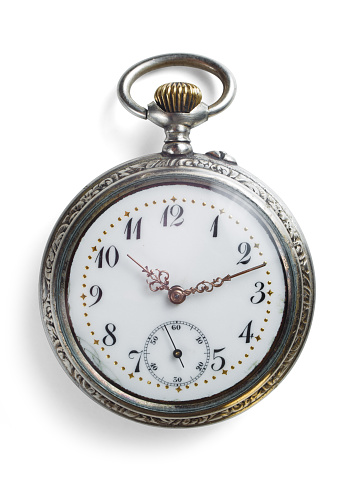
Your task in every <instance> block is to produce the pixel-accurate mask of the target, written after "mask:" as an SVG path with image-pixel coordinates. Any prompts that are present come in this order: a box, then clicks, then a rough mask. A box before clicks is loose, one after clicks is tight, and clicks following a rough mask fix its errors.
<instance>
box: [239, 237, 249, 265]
mask: <svg viewBox="0 0 355 484" xmlns="http://www.w3.org/2000/svg"><path fill="white" fill-rule="evenodd" d="M250 251H251V246H250V244H248V242H242V243H241V244H239V245H238V252H239V253H240V254H242V258H241V259H239V261H238V262H237V265H238V264H248V262H250V259H251V256H250V257H248V255H249V254H250Z"/></svg>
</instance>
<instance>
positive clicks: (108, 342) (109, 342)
mask: <svg viewBox="0 0 355 484" xmlns="http://www.w3.org/2000/svg"><path fill="white" fill-rule="evenodd" d="M110 327H111V328H110ZM105 330H106V332H107V335H106V336H105V337H104V339H103V340H102V342H103V344H104V345H105V346H113V345H114V344H115V343H116V341H117V339H116V336H115V335H114V334H113V333H114V332H115V331H116V326H115V325H114V324H112V323H109V324H106V326H105Z"/></svg>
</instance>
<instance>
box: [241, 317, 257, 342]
mask: <svg viewBox="0 0 355 484" xmlns="http://www.w3.org/2000/svg"><path fill="white" fill-rule="evenodd" d="M252 322H253V321H250V322H249V323H248V324H247V325H246V326H245V328H244V329H243V331H242V332H241V333H240V335H239V338H245V342H246V343H250V340H251V339H252V338H254V334H253V333H252V332H251V324H252Z"/></svg>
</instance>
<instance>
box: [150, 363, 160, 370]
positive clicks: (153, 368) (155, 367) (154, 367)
mask: <svg viewBox="0 0 355 484" xmlns="http://www.w3.org/2000/svg"><path fill="white" fill-rule="evenodd" d="M150 369H151V370H154V371H156V370H157V369H158V365H157V364H156V363H151V364H150Z"/></svg>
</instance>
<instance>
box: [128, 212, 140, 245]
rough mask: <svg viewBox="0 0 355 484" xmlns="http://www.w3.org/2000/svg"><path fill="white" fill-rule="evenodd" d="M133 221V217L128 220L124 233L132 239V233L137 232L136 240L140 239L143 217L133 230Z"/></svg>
mask: <svg viewBox="0 0 355 484" xmlns="http://www.w3.org/2000/svg"><path fill="white" fill-rule="evenodd" d="M132 221H133V218H130V219H129V220H128V222H127V225H126V228H125V230H124V233H125V234H126V239H127V240H131V238H132V234H136V240H139V239H140V238H141V228H142V217H141V218H140V219H139V220H138V222H137V223H136V225H135V227H134V229H133V232H132Z"/></svg>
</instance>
